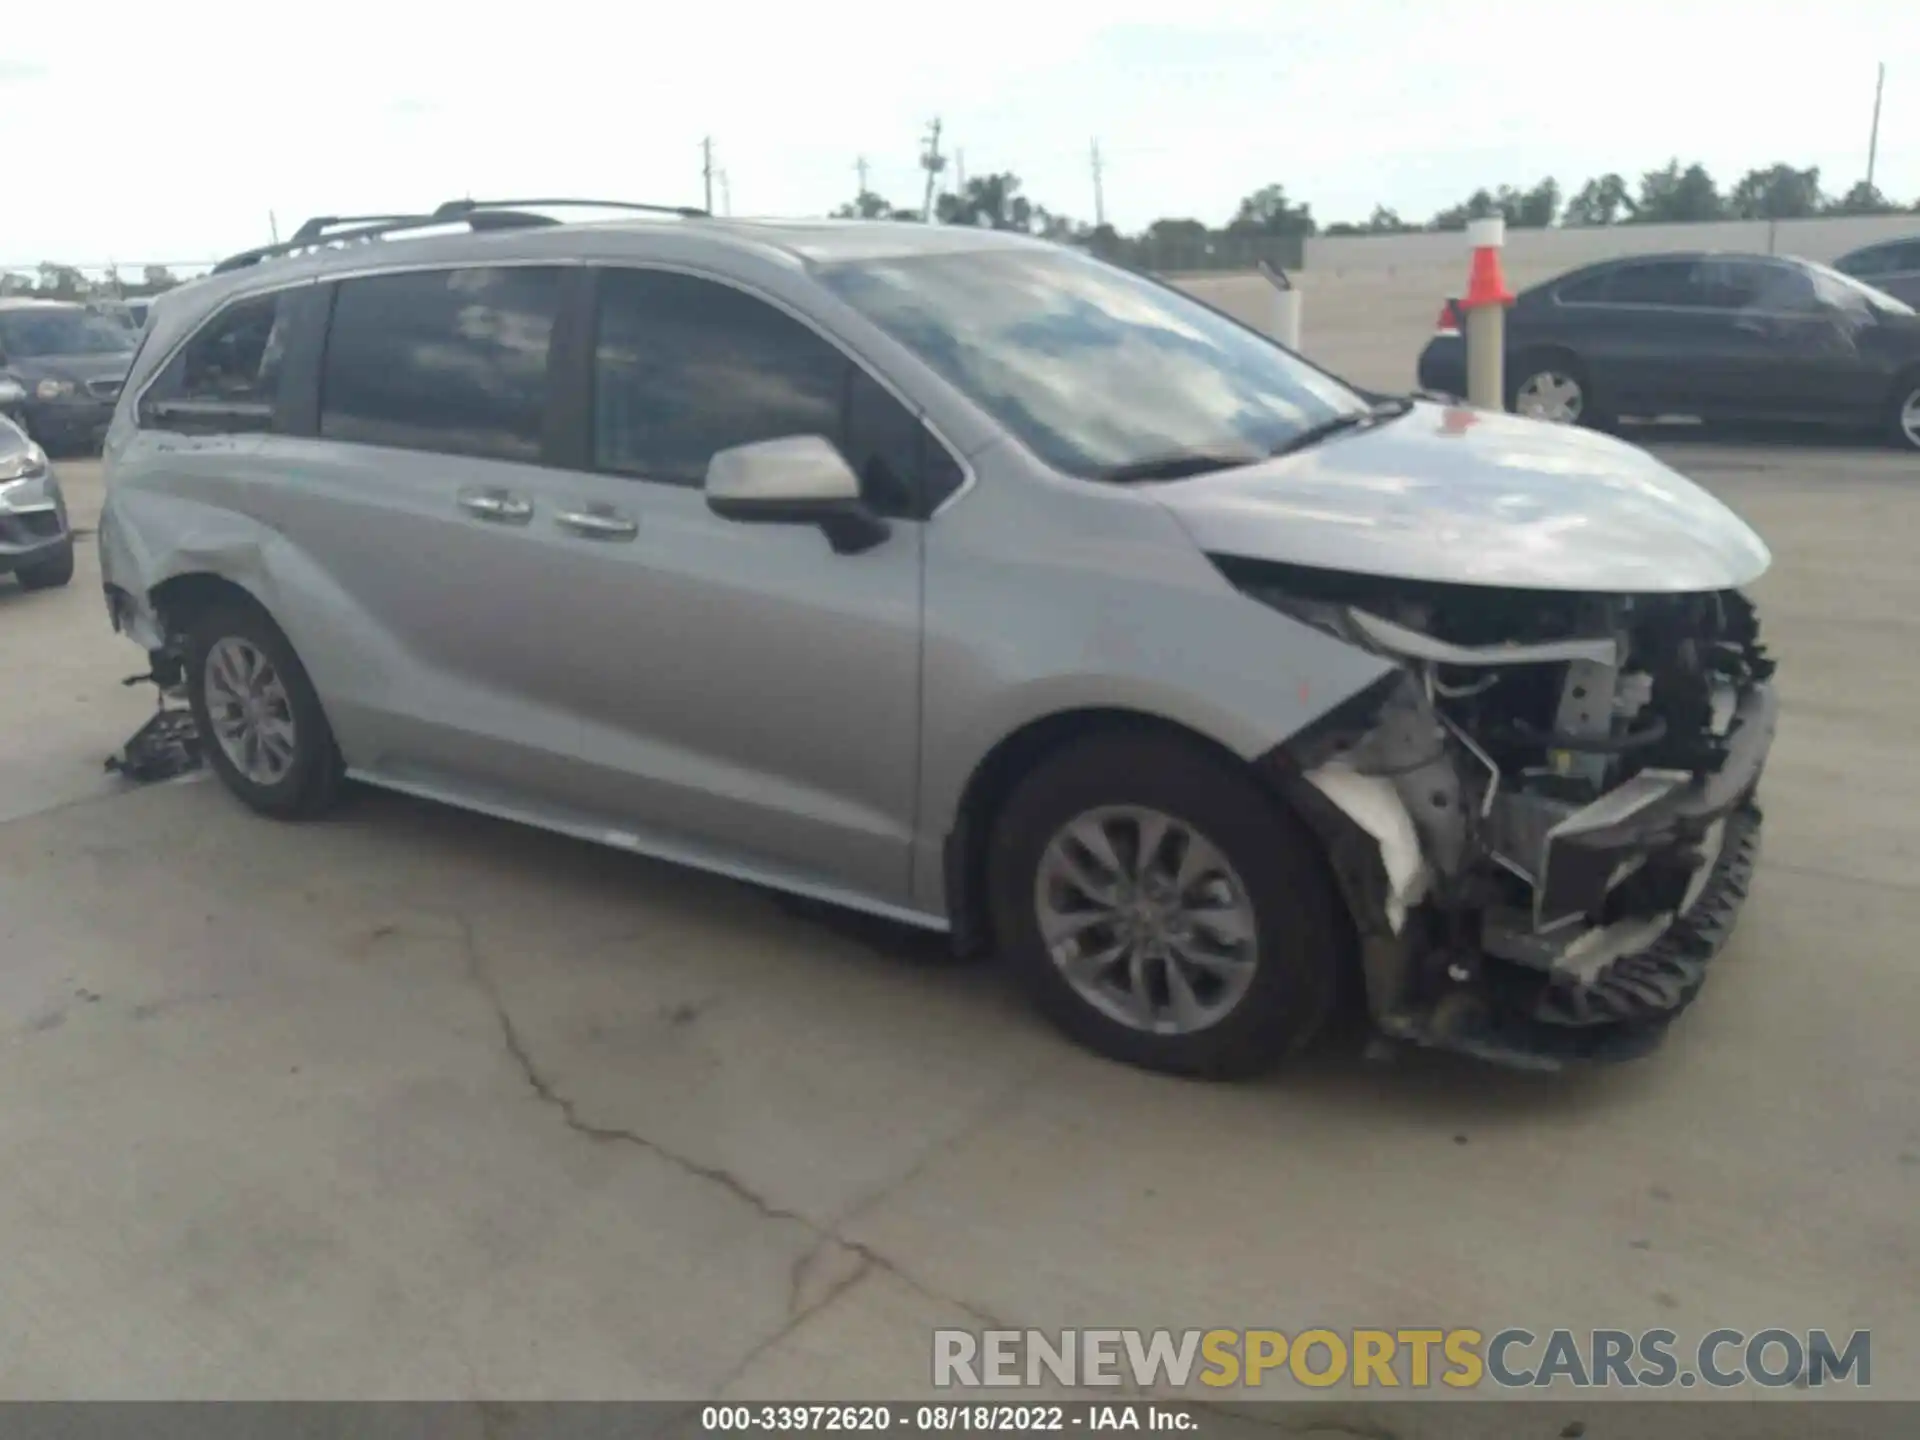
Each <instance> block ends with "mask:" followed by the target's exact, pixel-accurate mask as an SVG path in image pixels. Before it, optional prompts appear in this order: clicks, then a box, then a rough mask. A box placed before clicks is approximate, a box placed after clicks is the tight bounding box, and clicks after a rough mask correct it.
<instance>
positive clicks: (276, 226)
mask: <svg viewBox="0 0 1920 1440" xmlns="http://www.w3.org/2000/svg"><path fill="white" fill-rule="evenodd" d="M1869 168H1871V167H1869ZM267 233H268V234H269V235H271V236H273V243H274V244H276V245H278V244H279V243H280V222H279V221H278V220H276V219H275V218H274V214H273V211H271V210H269V211H268V212H267Z"/></svg>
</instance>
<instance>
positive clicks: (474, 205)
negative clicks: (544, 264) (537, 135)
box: [433, 199, 712, 220]
mask: <svg viewBox="0 0 1920 1440" xmlns="http://www.w3.org/2000/svg"><path fill="white" fill-rule="evenodd" d="M534 205H541V206H546V207H548V208H556V207H560V206H572V207H578V208H581V209H590V210H633V211H636V212H638V213H641V214H646V215H678V216H681V217H682V218H683V219H687V220H708V219H711V218H712V214H711V212H710V211H706V210H702V209H701V208H700V207H699V206H697V205H649V204H643V203H641V202H640V201H637V200H579V199H557V200H473V199H464V200H449V201H447V202H446V203H445V204H444V205H441V206H439V207H438V208H436V209H435V210H434V212H433V213H434V214H436V215H439V216H441V217H443V218H445V219H449V220H456V219H459V218H460V217H461V216H463V215H466V214H467V213H469V212H470V211H474V210H507V209H525V208H528V207H530V206H534Z"/></svg>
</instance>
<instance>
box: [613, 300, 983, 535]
mask: <svg viewBox="0 0 1920 1440" xmlns="http://www.w3.org/2000/svg"><path fill="white" fill-rule="evenodd" d="M789 435H823V436H825V437H826V438H827V439H829V440H831V441H833V442H834V444H836V445H837V446H839V448H840V451H841V453H842V454H843V455H845V456H846V458H847V462H848V463H849V464H850V465H852V466H853V468H854V470H855V472H856V473H857V474H859V476H860V479H861V486H862V490H863V492H864V493H865V496H866V500H867V503H868V504H869V505H871V506H872V507H873V508H874V509H875V510H876V511H878V512H879V513H880V514H883V515H891V516H911V515H915V514H921V513H925V510H926V509H928V508H931V506H932V505H937V504H938V503H939V501H940V500H941V499H944V498H945V497H946V495H948V494H950V493H952V491H953V490H954V489H955V488H956V487H957V486H958V484H959V481H960V475H959V466H958V464H957V463H956V462H955V461H954V460H953V458H952V456H950V455H948V454H947V453H946V451H945V448H944V447H943V446H941V445H940V443H939V442H938V441H936V440H935V439H934V438H933V437H932V435H931V434H930V433H929V432H928V431H927V428H926V426H924V425H923V424H921V423H920V421H919V419H918V418H917V417H915V416H914V415H913V414H912V412H911V411H909V410H908V409H907V408H906V407H905V406H904V405H902V404H901V403H900V401H899V400H897V399H896V398H895V397H894V396H893V395H892V394H891V393H890V392H889V391H888V390H887V389H886V387H884V386H883V385H881V384H880V383H879V382H878V381H877V380H875V379H874V378H873V377H872V376H871V375H869V374H868V373H867V372H866V371H865V370H864V369H862V368H861V367H860V366H859V365H857V364H855V363H854V362H853V361H852V360H850V359H849V358H848V357H847V356H846V355H845V354H844V353H842V352H841V351H840V350H839V349H838V348H837V347H835V346H834V345H832V344H830V343H829V342H828V341H826V340H824V339H823V338H821V336H819V335H818V334H816V333H815V332H814V331H813V330H811V329H810V328H808V327H807V326H806V325H803V324H802V323H801V322H800V321H798V320H796V319H794V318H793V317H792V316H791V315H788V314H786V313H785V312H784V311H781V310H778V309H776V308H774V307H773V306H772V305H769V304H767V303H766V302H765V301H763V300H760V299H757V298H755V297H754V296H752V295H748V294H745V293H744V292H742V291H739V290H736V289H734V288H733V287H731V286H728V285H722V284H718V283H716V282H714V281H710V280H702V279H698V278H696V277H694V276H689V275H675V274H669V273H666V272H663V271H647V270H608V271H606V272H604V273H603V274H602V275H601V277H600V281H599V304H598V316H597V320H596V330H595V337H594V381H593V455H594V464H595V466H596V467H597V468H599V469H602V470H611V471H615V472H617V473H620V474H625V475H633V476H636V477H638V478H642V479H646V480H653V481H659V482H662V483H664V484H669V485H686V486H698V485H700V484H701V483H702V482H703V481H704V480H705V478H706V473H707V462H708V461H709V460H711V459H712V458H713V456H714V454H715V452H717V451H720V450H725V449H728V448H730V447H732V446H735V445H748V444H752V443H754V442H755V441H760V440H777V439H780V438H782V437H784V436H789Z"/></svg>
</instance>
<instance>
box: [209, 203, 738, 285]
mask: <svg viewBox="0 0 1920 1440" xmlns="http://www.w3.org/2000/svg"><path fill="white" fill-rule="evenodd" d="M528 206H542V207H545V208H548V209H552V208H556V207H563V206H580V207H587V208H593V209H601V210H632V211H636V212H642V213H645V214H651V215H678V216H680V217H682V218H683V219H690V220H691V219H707V218H710V217H709V216H708V213H707V212H706V211H705V210H699V209H695V208H693V207H692V206H687V205H643V204H639V203H637V202H635V201H631V200H471V199H467V200H449V201H447V202H446V203H445V204H443V205H439V206H436V207H435V208H434V209H433V210H432V211H430V212H428V213H425V214H418V215H316V216H314V217H313V218H312V219H311V220H308V221H306V222H304V223H303V224H302V225H301V226H300V228H299V229H297V230H295V231H294V232H293V238H292V239H290V240H282V241H278V242H276V243H274V244H272V245H257V246H255V247H254V248H253V249H251V250H242V251H241V252H240V253H239V254H237V255H230V256H228V257H227V258H226V259H225V260H222V261H221V262H220V263H219V264H218V265H215V266H214V267H213V273H214V274H215V275H224V274H226V273H227V272H229V271H233V270H242V269H245V268H246V267H247V266H249V265H258V264H259V263H260V262H261V261H262V260H272V259H275V258H277V257H279V256H283V255H292V254H295V253H297V252H299V251H303V250H314V249H319V248H322V247H330V246H336V245H350V244H355V243H359V242H362V241H368V240H377V239H380V238H382V237H383V236H386V235H391V234H393V233H395V232H396V231H401V230H425V229H430V228H432V227H434V226H437V225H459V224H465V225H466V226H467V228H468V229H470V230H473V231H475V232H479V231H483V230H506V229H518V228H520V227H522V226H536V225H553V224H557V223H559V222H557V221H555V220H553V219H552V218H551V217H550V216H546V215H535V214H532V213H530V212H529V211H528V210H527V209H526V208H525V207H528ZM342 227H347V228H342Z"/></svg>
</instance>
